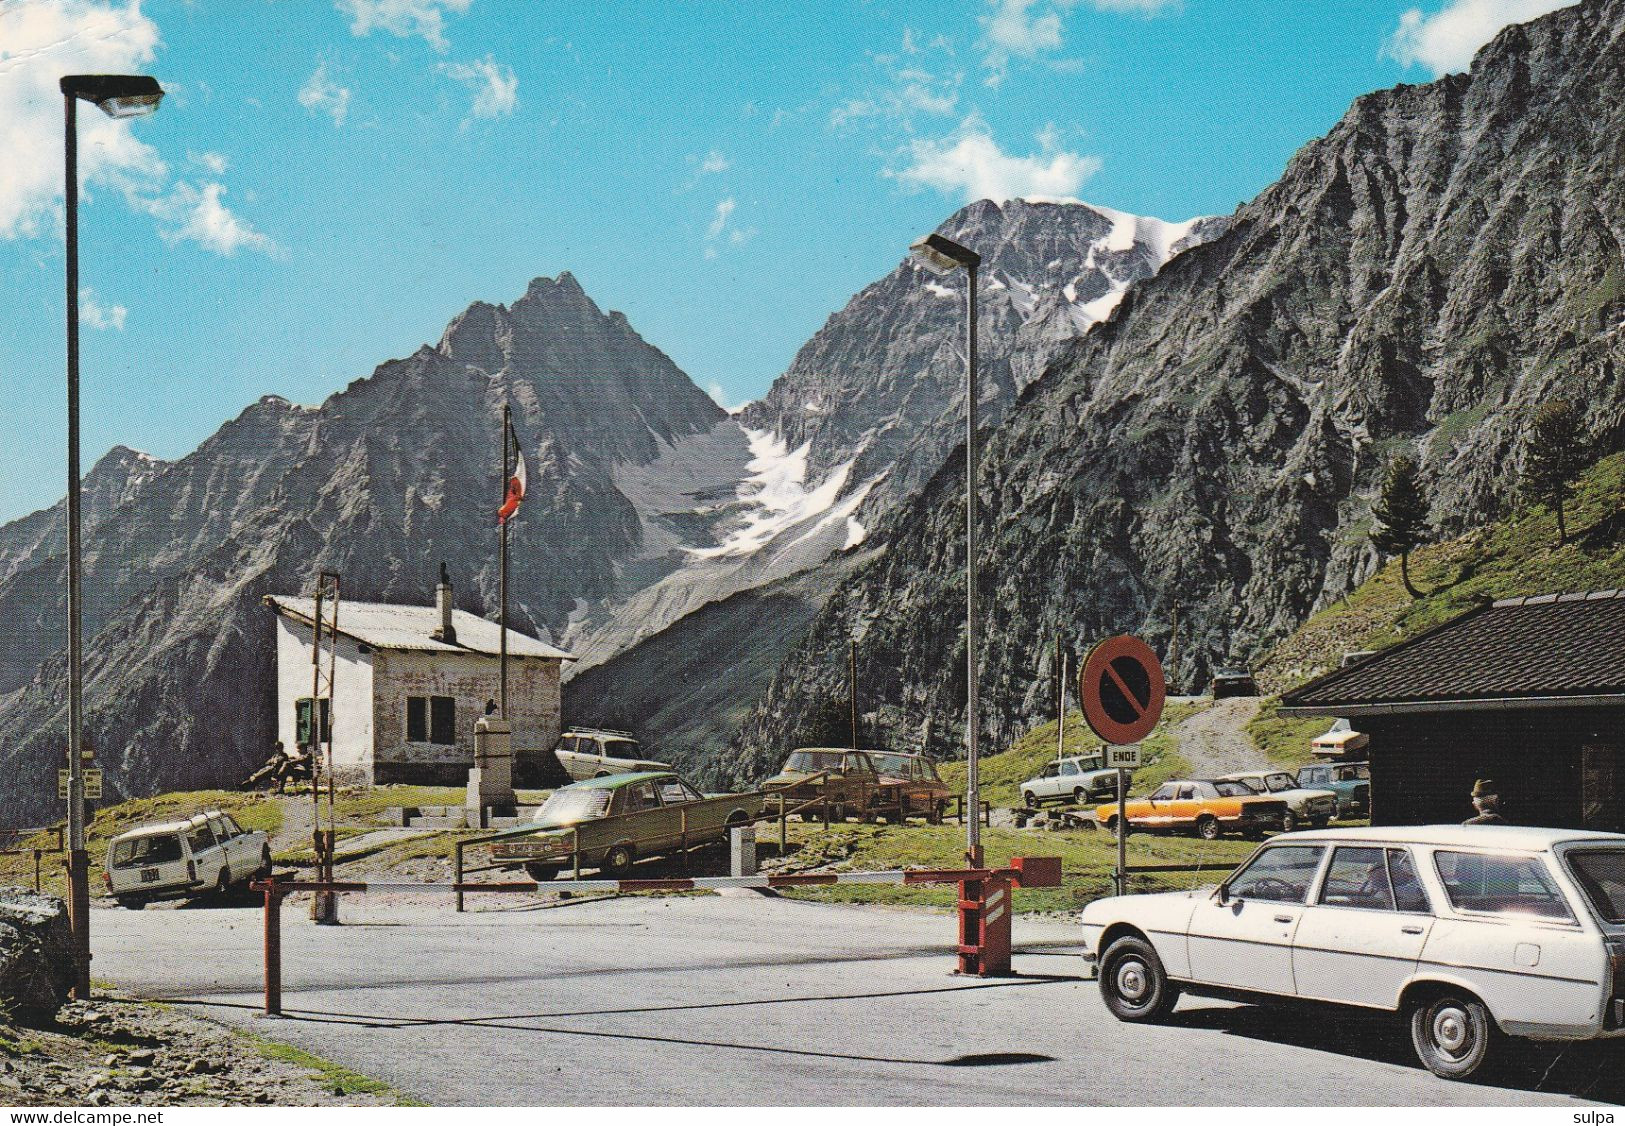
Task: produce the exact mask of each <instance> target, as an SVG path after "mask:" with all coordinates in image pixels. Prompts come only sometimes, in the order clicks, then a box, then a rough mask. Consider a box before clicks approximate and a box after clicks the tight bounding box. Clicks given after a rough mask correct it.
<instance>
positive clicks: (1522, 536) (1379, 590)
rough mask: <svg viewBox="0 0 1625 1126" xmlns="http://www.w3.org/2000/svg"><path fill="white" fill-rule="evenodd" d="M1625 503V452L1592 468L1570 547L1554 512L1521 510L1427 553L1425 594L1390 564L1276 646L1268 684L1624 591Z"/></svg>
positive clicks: (1576, 508) (1265, 666)
mask: <svg viewBox="0 0 1625 1126" xmlns="http://www.w3.org/2000/svg"><path fill="white" fill-rule="evenodd" d="M1510 487H1511V486H1510V485H1509V488H1510ZM1622 497H1625V454H1614V455H1612V456H1610V457H1606V458H1604V459H1602V460H1601V461H1599V462H1597V463H1596V464H1595V465H1593V466H1592V467H1591V468H1590V469H1589V470H1588V471H1587V472H1586V474H1585V475H1584V477H1583V478H1582V480H1581V482H1580V485H1579V488H1578V490H1577V491H1576V494H1575V497H1574V499H1573V500H1572V501H1571V502H1570V504H1569V505H1568V506H1567V507H1566V509H1565V516H1566V519H1567V523H1568V526H1569V529H1570V531H1569V542H1568V544H1567V545H1565V546H1563V547H1558V546H1557V517H1556V516H1555V514H1553V513H1552V512H1551V511H1550V510H1548V509H1547V508H1545V507H1544V506H1530V505H1522V506H1520V507H1518V508H1517V509H1516V511H1514V513H1513V514H1512V515H1511V516H1509V517H1508V518H1506V519H1504V520H1499V521H1496V522H1494V523H1492V524H1489V525H1486V526H1485V527H1483V528H1479V529H1477V530H1475V531H1473V532H1470V533H1468V534H1467V535H1465V536H1461V537H1459V538H1457V539H1452V540H1447V541H1445V542H1443V543H1438V544H1432V545H1429V546H1426V547H1423V548H1421V549H1419V550H1418V551H1416V552H1414V553H1412V555H1411V577H1412V580H1413V582H1414V583H1415V584H1416V587H1417V589H1419V590H1421V591H1422V592H1423V597H1422V598H1418V599H1412V598H1411V597H1410V595H1409V594H1407V593H1406V591H1405V588H1404V586H1403V585H1402V583H1401V581H1400V568H1399V560H1398V559H1394V560H1391V561H1390V562H1389V563H1387V564H1386V565H1385V566H1384V567H1382V569H1381V570H1379V571H1378V572H1377V573H1376V574H1375V575H1373V576H1372V577H1371V579H1369V580H1368V581H1367V582H1366V583H1365V584H1364V585H1363V586H1361V587H1360V588H1359V589H1358V590H1356V591H1355V592H1354V593H1352V594H1350V595H1349V596H1348V597H1347V598H1345V599H1343V600H1342V601H1340V602H1338V603H1337V604H1336V605H1334V606H1331V607H1328V608H1327V609H1325V610H1322V611H1321V612H1320V613H1318V614H1316V615H1314V616H1313V617H1311V618H1310V619H1309V620H1308V621H1307V622H1305V623H1304V624H1303V625H1302V626H1300V627H1299V628H1298V630H1297V631H1296V632H1294V633H1293V634H1292V636H1290V637H1288V638H1287V639H1286V640H1285V641H1283V642H1281V643H1280V644H1279V645H1277V646H1276V647H1275V648H1274V649H1273V650H1272V651H1271V652H1270V653H1269V655H1268V656H1267V657H1265V659H1264V660H1263V661H1262V662H1261V663H1260V664H1259V666H1258V677H1259V680H1260V683H1261V684H1262V686H1263V687H1264V688H1265V690H1266V691H1271V692H1280V691H1282V690H1284V689H1287V688H1290V687H1293V686H1295V685H1297V684H1300V683H1302V682H1303V681H1305V680H1307V679H1309V678H1310V677H1312V676H1317V675H1319V674H1320V673H1322V672H1325V671H1327V670H1328V669H1332V668H1335V667H1337V665H1338V664H1339V662H1340V661H1341V659H1342V656H1343V654H1344V653H1345V652H1347V651H1349V650H1354V649H1382V648H1385V647H1387V646H1389V645H1392V644H1394V643H1395V642H1397V641H1400V640H1402V639H1404V638H1407V637H1413V636H1415V635H1416V634H1418V633H1420V632H1422V631H1423V630H1426V629H1430V628H1432V627H1433V626H1436V625H1439V624H1441V623H1443V622H1446V621H1449V620H1450V619H1452V618H1454V617H1456V616H1458V615H1460V614H1462V613H1464V612H1466V611H1467V610H1470V609H1472V608H1473V607H1475V606H1477V605H1480V604H1481V603H1483V602H1486V601H1491V600H1494V599H1497V598H1512V597H1518V596H1522V595H1531V594H1558V593H1567V592H1574V591H1587V590H1611V589H1615V588H1618V587H1621V586H1625V535H1622V529H1625V509H1622V507H1621V498H1622Z"/></svg>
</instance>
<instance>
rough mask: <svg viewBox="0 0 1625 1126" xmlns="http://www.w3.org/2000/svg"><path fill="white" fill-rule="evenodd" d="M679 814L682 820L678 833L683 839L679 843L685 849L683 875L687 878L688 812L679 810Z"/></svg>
mask: <svg viewBox="0 0 1625 1126" xmlns="http://www.w3.org/2000/svg"><path fill="white" fill-rule="evenodd" d="M677 814H678V817H679V818H680V823H679V827H678V830H677V831H678V834H679V835H680V838H681V839H680V840H679V842H678V843H679V844H680V845H681V846H682V849H683V875H685V876H686V875H688V810H687V809H686V808H685V809H679V810H678V811H677Z"/></svg>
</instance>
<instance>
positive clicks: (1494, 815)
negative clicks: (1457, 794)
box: [1462, 778, 1509, 825]
mask: <svg viewBox="0 0 1625 1126" xmlns="http://www.w3.org/2000/svg"><path fill="white" fill-rule="evenodd" d="M1473 810H1474V811H1475V812H1476V813H1477V816H1476V817H1469V818H1468V819H1467V820H1465V821H1463V822H1462V824H1463V825H1506V824H1509V822H1508V821H1507V819H1506V818H1505V817H1502V816H1501V799H1500V797H1499V795H1497V794H1496V792H1495V783H1494V782H1492V781H1490V780H1489V779H1488V778H1480V779H1479V780H1478V781H1477V782H1475V783H1473Z"/></svg>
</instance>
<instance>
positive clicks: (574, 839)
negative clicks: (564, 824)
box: [570, 825, 581, 880]
mask: <svg viewBox="0 0 1625 1126" xmlns="http://www.w3.org/2000/svg"><path fill="white" fill-rule="evenodd" d="M570 837H571V840H570V845H571V851H572V852H573V853H574V856H573V860H574V862H575V877H576V879H578V880H579V879H580V878H581V826H579V825H577V826H576V827H575V828H573V829H571V830H570Z"/></svg>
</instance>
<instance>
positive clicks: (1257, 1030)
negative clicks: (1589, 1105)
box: [1165, 1005, 1625, 1103]
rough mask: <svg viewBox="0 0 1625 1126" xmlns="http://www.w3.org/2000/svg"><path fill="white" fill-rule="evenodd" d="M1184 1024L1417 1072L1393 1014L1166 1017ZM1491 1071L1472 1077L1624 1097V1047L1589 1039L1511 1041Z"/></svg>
mask: <svg viewBox="0 0 1625 1126" xmlns="http://www.w3.org/2000/svg"><path fill="white" fill-rule="evenodd" d="M1165 1023H1167V1024H1169V1025H1173V1026H1176V1027H1185V1028H1207V1029H1212V1030H1214V1031H1217V1032H1224V1033H1228V1034H1230V1035H1232V1036H1245V1037H1247V1038H1248V1039H1251V1040H1262V1041H1266V1042H1268V1043H1271V1044H1286V1045H1291V1046H1294V1047H1299V1048H1310V1049H1313V1050H1315V1051H1321V1052H1334V1053H1336V1054H1337V1055H1342V1056H1352V1057H1356V1058H1358V1059H1365V1060H1372V1061H1374V1062H1377V1063H1388V1064H1395V1065H1397V1066H1400V1067H1409V1068H1416V1069H1420V1068H1421V1066H1422V1065H1421V1064H1420V1063H1419V1062H1418V1061H1417V1059H1416V1053H1415V1052H1414V1051H1413V1050H1412V1048H1411V1038H1410V1031H1409V1029H1408V1028H1407V1027H1406V1025H1405V1024H1404V1022H1403V1021H1401V1020H1400V1019H1399V1018H1398V1017H1396V1016H1394V1015H1392V1014H1377V1013H1370V1014H1367V1013H1361V1012H1358V1011H1353V1010H1340V1009H1333V1008H1329V1007H1328V1008H1318V1007H1314V1008H1312V1007H1309V1006H1304V1007H1303V1008H1297V1007H1293V1006H1274V1005H1272V1006H1262V1005H1242V1006H1239V1007H1236V1008H1201V1009H1187V1010H1182V1011H1179V1012H1175V1013H1174V1014H1173V1015H1172V1016H1170V1017H1169V1018H1168V1019H1167V1021H1166V1022H1165ZM1502 1047H1503V1051H1502V1054H1501V1058H1500V1062H1499V1063H1497V1062H1495V1061H1493V1060H1492V1061H1491V1063H1490V1065H1489V1066H1490V1068H1491V1069H1492V1070H1491V1074H1489V1075H1486V1076H1481V1077H1479V1078H1476V1079H1474V1080H1473V1082H1475V1083H1477V1084H1479V1085H1480V1086H1486V1087H1503V1088H1507V1089H1511V1090H1520V1091H1542V1092H1545V1093H1547V1094H1562V1095H1573V1096H1575V1097H1576V1098H1582V1099H1595V1100H1597V1101H1599V1102H1608V1103H1619V1102H1625V1071H1622V1069H1621V1067H1620V1064H1621V1062H1625V1060H1622V1056H1625V1051H1622V1045H1619V1044H1617V1043H1613V1042H1610V1041H1593V1042H1589V1043H1576V1044H1569V1045H1558V1044H1537V1043H1533V1042H1530V1041H1525V1040H1511V1041H1508V1042H1505V1043H1504V1044H1503V1045H1502Z"/></svg>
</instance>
